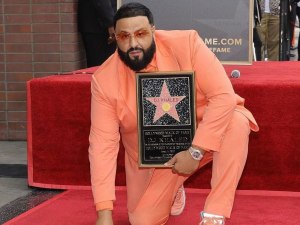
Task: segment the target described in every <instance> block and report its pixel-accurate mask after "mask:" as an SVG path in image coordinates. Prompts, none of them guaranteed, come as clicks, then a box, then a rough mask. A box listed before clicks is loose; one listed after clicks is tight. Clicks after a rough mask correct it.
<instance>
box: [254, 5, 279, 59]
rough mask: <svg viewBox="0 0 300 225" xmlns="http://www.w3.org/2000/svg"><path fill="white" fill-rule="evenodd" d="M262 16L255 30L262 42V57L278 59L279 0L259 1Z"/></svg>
mask: <svg viewBox="0 0 300 225" xmlns="http://www.w3.org/2000/svg"><path fill="white" fill-rule="evenodd" d="M259 4H260V7H261V12H262V18H261V23H260V26H257V31H258V34H259V37H260V40H261V42H262V47H263V49H262V59H267V60H268V61H278V60H279V40H280V36H279V34H280V0H260V1H259ZM265 53H266V55H265Z"/></svg>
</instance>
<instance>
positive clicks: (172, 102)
mask: <svg viewBox="0 0 300 225" xmlns="http://www.w3.org/2000/svg"><path fill="white" fill-rule="evenodd" d="M185 97H186V96H171V95H170V92H169V89H168V87H167V84H166V82H165V81H164V83H163V86H162V89H161V93H160V96H159V97H149V98H146V99H147V100H148V101H149V102H151V103H152V104H153V105H155V106H156V112H155V115H154V119H153V122H156V121H157V120H158V119H159V118H161V117H162V116H163V115H165V114H169V115H170V116H171V117H173V118H174V119H175V120H177V121H178V122H180V120H179V116H178V113H177V110H176V108H175V106H176V105H177V104H178V103H179V102H180V101H181V100H182V99H184V98H185Z"/></svg>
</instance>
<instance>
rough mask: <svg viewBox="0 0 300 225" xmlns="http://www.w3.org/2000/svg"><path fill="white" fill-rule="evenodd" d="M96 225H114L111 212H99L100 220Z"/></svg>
mask: <svg viewBox="0 0 300 225" xmlns="http://www.w3.org/2000/svg"><path fill="white" fill-rule="evenodd" d="M96 225H114V223H113V219H112V211H111V210H100V211H98V219H97V222H96Z"/></svg>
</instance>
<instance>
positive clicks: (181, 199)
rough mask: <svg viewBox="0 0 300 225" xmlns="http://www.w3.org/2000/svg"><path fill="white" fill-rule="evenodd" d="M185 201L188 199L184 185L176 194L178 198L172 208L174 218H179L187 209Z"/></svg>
mask: <svg viewBox="0 0 300 225" xmlns="http://www.w3.org/2000/svg"><path fill="white" fill-rule="evenodd" d="M185 199H186V196H185V191H184V188H183V185H181V186H180V187H179V188H178V191H177V193H176V196H175V199H174V202H173V205H172V208H171V213H170V214H171V215H172V216H178V215H180V214H181V213H182V212H183V210H184V207H185Z"/></svg>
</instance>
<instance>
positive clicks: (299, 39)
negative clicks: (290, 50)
mask: <svg viewBox="0 0 300 225" xmlns="http://www.w3.org/2000/svg"><path fill="white" fill-rule="evenodd" d="M296 14H297V16H298V21H299V23H298V25H299V29H300V7H298V6H297V8H296ZM298 61H300V31H299V36H298Z"/></svg>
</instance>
